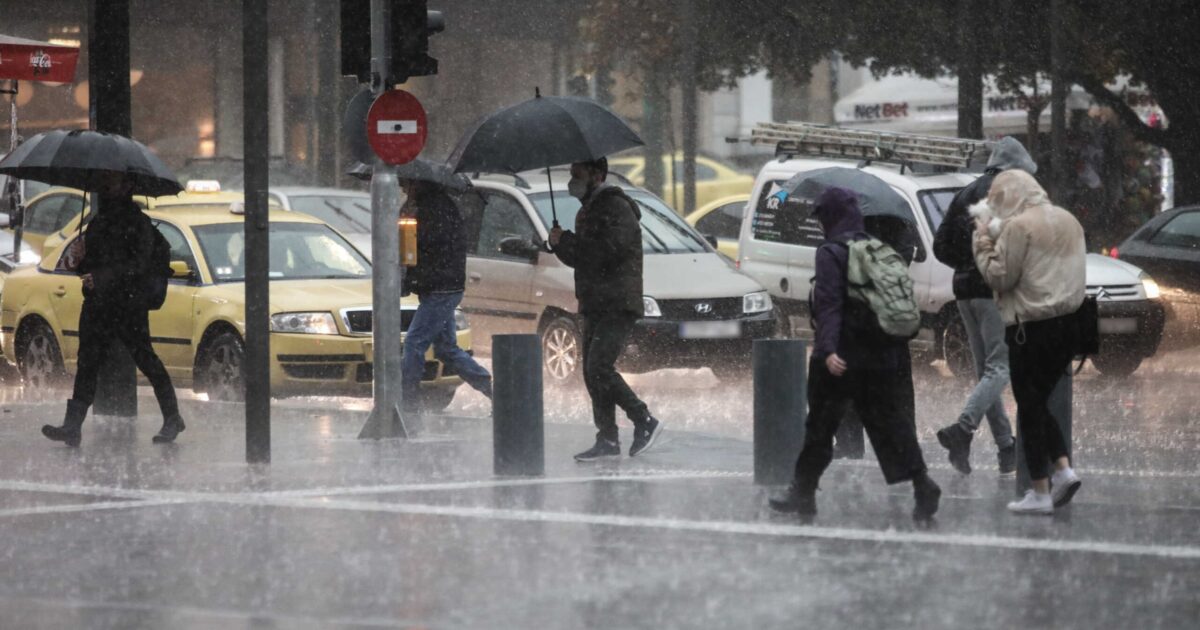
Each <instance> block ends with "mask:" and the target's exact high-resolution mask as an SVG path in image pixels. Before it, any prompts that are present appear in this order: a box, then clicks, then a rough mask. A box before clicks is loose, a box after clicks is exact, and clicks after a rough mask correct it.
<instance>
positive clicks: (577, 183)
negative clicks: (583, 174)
mask: <svg viewBox="0 0 1200 630" xmlns="http://www.w3.org/2000/svg"><path fill="white" fill-rule="evenodd" d="M567 192H568V193H570V194H571V196H572V197H574V198H576V199H579V200H582V199H583V198H584V197H586V196H587V194H588V181H587V180H586V179H579V178H578V177H572V178H571V181H569V182H567Z"/></svg>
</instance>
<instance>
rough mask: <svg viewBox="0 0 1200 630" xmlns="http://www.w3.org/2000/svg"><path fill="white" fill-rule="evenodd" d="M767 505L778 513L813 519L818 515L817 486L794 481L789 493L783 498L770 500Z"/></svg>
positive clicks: (789, 487)
mask: <svg viewBox="0 0 1200 630" xmlns="http://www.w3.org/2000/svg"><path fill="white" fill-rule="evenodd" d="M767 503H769V504H770V506H771V509H772V510H775V511H776V512H784V513H789V514H797V515H798V516H800V518H802V519H806V520H808V519H812V518H813V517H814V516H816V515H817V486H816V484H811V483H801V482H799V481H793V482H792V483H791V485H789V486H788V489H787V492H785V493H784V494H783V495H782V496H779V497H776V498H774V499H770V500H769V501H768V502H767Z"/></svg>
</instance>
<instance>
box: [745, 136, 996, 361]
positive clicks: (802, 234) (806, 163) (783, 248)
mask: <svg viewBox="0 0 1200 630" xmlns="http://www.w3.org/2000/svg"><path fill="white" fill-rule="evenodd" d="M829 167H842V168H860V169H861V170H862V171H864V172H866V173H870V174H871V175H874V176H876V177H878V178H879V179H881V180H883V181H884V182H886V183H887V184H888V185H889V186H891V187H892V189H893V190H895V191H896V192H897V193H899V194H900V196H902V197H904V198H905V199H907V200H908V202H909V205H910V207H911V208H914V209H916V208H919V209H920V211H919V212H917V211H914V212H913V214H912V217H911V220H912V223H913V224H914V225H915V226H916V228H917V233H918V236H919V237H920V238H919V243H918V246H917V251H916V252H915V254H914V256H913V262H912V266H911V267H910V274H911V275H912V278H913V286H914V289H915V292H916V296H917V300H918V301H919V303H920V306H921V311H922V329H921V333H920V335H918V337H917V339H916V340H915V341H914V343H913V349H914V350H915V351H919V352H928V353H933V352H937V351H940V337H941V331H942V330H943V329H944V328H945V327H946V324H947V322H949V321H951V316H952V315H953V316H957V311H955V310H954V309H955V306H954V294H953V292H952V291H951V288H950V285H951V279H952V277H953V275H954V272H953V270H951V269H950V268H949V267H947V266H945V265H943V264H941V263H940V262H938V261H937V259H935V258H934V257H933V252H932V251H931V248H930V245H929V244H930V243H932V242H933V235H934V232H935V231H936V230H937V227H938V226H939V225H941V220H942V216H943V215H944V214H945V211H946V210H948V209H949V207H950V201H951V200H952V199H953V198H954V195H955V193H957V192H958V190H959V189H960V188H962V187H963V186H965V185H967V184H968V183H970V182H971V181H972V180H973V179H974V178H975V175H972V174H967V173H936V174H920V173H913V172H912V171H911V170H908V169H907V168H902V167H901V166H899V165H893V164H872V165H868V166H861V167H860V166H859V163H858V162H855V161H851V160H836V159H827V158H793V157H791V156H789V155H786V154H785V155H781V156H780V157H779V158H777V159H774V160H771V161H770V162H768V163H767V164H766V165H765V166H763V168H762V170H761V171H760V172H759V174H758V178H757V179H756V180H755V182H754V190H753V193H752V194H751V197H750V203H749V204H748V206H747V210H748V212H747V213H746V215H745V216H744V217H743V219H742V227H741V232H740V234H739V237H738V266H739V268H740V269H741V271H742V272H743V273H745V274H747V275H749V276H750V277H751V278H754V279H755V280H758V281H759V283H761V284H762V285H763V286H764V287H766V288H767V290H768V291H770V292H771V296H772V297H773V298H774V300H775V304H776V307H777V308H781V309H783V312H784V314H785V316H786V321H787V323H788V324H789V326H788V327H789V329H790V330H788V331H785V332H787V333H789V334H791V335H793V336H801V337H803V336H806V335H807V334H809V331H808V317H809V313H808V292H809V285H810V282H811V280H812V277H813V272H814V265H815V258H816V252H817V247H818V246H820V244H821V242H822V241H823V240H824V237H823V236H822V233H821V227H820V226H819V225H818V224H817V222H816V220H815V219H812V218H804V219H803V222H802V223H801V225H800V228H799V229H796V230H778V229H776V227H777V226H776V218H777V217H776V212H777V211H778V210H779V208H777V207H772V206H773V205H775V204H773V203H772V197H771V196H772V195H773V194H774V193H775V192H778V190H779V188H778V187H779V186H780V185H782V184H783V183H784V182H786V181H787V180H789V179H791V178H792V176H794V175H796V174H797V173H803V172H808V171H814V170H817V169H822V168H829ZM786 207H788V206H785V208H786ZM794 211H798V210H794ZM931 358H932V357H931Z"/></svg>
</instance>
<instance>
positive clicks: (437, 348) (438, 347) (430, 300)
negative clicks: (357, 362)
mask: <svg viewBox="0 0 1200 630" xmlns="http://www.w3.org/2000/svg"><path fill="white" fill-rule="evenodd" d="M420 298H421V304H420V306H418V307H417V312H416V313H415V314H414V315H413V319H412V323H410V324H409V326H408V332H407V334H406V335H405V338H404V359H403V363H401V369H402V370H403V372H404V375H403V387H404V404H405V406H406V407H408V408H409V409H419V405H418V404H417V403H418V401H419V400H420V398H418V396H420V389H421V374H422V373H423V372H424V371H425V353H426V352H427V351H428V350H429V346H431V345H432V346H433V356H434V357H436V358H437V360H438V361H441V362H442V363H443V364H444V365H445V366H446V369H447V370H450V371H453V372H455V373H457V374H458V375H459V376H461V377H462V379H463V380H464V381H466V383H467V384H468V385H470V386H471V387H474V388H475V389H477V390H479V392H481V393H482V394H483V395H484V396H487V397H488V398H491V397H492V375H491V374H489V373H488V371H487V370H485V369H484V368H483V366H481V365H479V364H478V363H476V362H475V359H474V358H472V357H471V355H469V354H467V353H466V351H465V350H463V349H462V348H459V347H458V330H457V327H456V326H455V324H454V309H456V308H458V304H459V302H462V299H463V294H462V292H461V291H460V292H458V293H428V294H425V295H422V296H420Z"/></svg>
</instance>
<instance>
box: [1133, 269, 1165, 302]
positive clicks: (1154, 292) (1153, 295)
mask: <svg viewBox="0 0 1200 630" xmlns="http://www.w3.org/2000/svg"><path fill="white" fill-rule="evenodd" d="M1138 279H1139V280H1141V281H1142V289H1144V290H1145V291H1146V299H1147V300H1157V299H1158V298H1159V297H1161V296H1162V291H1160V290H1159V288H1158V283H1157V282H1155V281H1154V278H1151V277H1150V276H1149V275H1147V274H1145V273H1143V274H1142V275H1141V276H1138Z"/></svg>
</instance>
